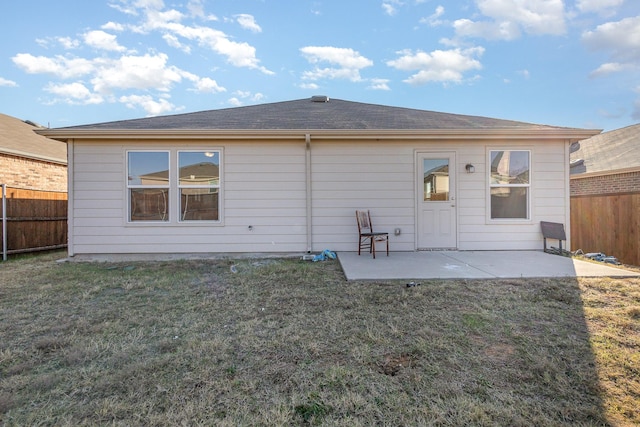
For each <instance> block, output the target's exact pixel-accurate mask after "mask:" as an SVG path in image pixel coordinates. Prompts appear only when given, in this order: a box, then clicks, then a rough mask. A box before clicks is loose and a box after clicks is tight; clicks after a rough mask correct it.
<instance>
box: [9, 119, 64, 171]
mask: <svg viewBox="0 0 640 427" xmlns="http://www.w3.org/2000/svg"><path fill="white" fill-rule="evenodd" d="M35 129H39V128H38V127H37V126H34V125H33V124H29V123H27V122H24V121H22V120H20V119H16V118H15V117H11V116H7V115H5V114H0V153H4V154H10V155H12V156H19V157H25V158H28V159H36V160H44V161H47V162H52V163H59V164H65V165H66V164H67V145H66V144H64V143H63V142H59V141H52V140H51V139H48V138H45V137H44V136H41V135H37V134H36V133H35V132H34V130H35Z"/></svg>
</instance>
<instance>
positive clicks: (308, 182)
mask: <svg viewBox="0 0 640 427" xmlns="http://www.w3.org/2000/svg"><path fill="white" fill-rule="evenodd" d="M304 142H305V144H306V153H305V172H306V178H305V179H306V189H305V190H306V196H307V202H306V207H307V253H311V251H312V250H313V242H312V239H313V234H312V227H311V226H312V224H311V220H312V215H311V200H312V197H311V134H308V133H307V134H305V135H304Z"/></svg>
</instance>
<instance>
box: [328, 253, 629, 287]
mask: <svg viewBox="0 0 640 427" xmlns="http://www.w3.org/2000/svg"><path fill="white" fill-rule="evenodd" d="M338 260H339V261H340V264H341V265H342V269H343V270H344V273H345V275H346V276H347V280H379V279H384V280H392V279H399V280H417V279H492V278H524V277H640V273H637V272H634V271H629V270H624V269H622V268H618V267H617V266H613V265H611V264H604V263H597V262H590V261H581V260H577V259H572V258H567V257H562V256H559V255H552V254H548V253H545V252H542V251H434V252H429V251H424V252H422V251H421V252H391V253H390V254H389V256H388V257H387V256H386V254H385V253H378V254H376V259H373V258H372V257H371V255H370V254H368V253H367V254H362V255H360V256H358V253H357V252H340V253H338Z"/></svg>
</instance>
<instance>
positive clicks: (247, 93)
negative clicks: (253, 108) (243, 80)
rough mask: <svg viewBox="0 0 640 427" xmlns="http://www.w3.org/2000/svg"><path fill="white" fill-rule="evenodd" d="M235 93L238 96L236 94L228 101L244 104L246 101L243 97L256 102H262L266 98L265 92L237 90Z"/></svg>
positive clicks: (237, 104)
mask: <svg viewBox="0 0 640 427" xmlns="http://www.w3.org/2000/svg"><path fill="white" fill-rule="evenodd" d="M233 94H234V95H236V96H234V97H233V98H230V99H229V100H228V102H229V103H230V104H233V105H236V106H239V105H244V102H243V101H242V100H241V99H244V100H247V101H249V102H254V103H255V102H260V101H262V100H263V99H264V98H265V96H264V94H262V93H260V92H256V93H251V92H250V91H248V90H237V91H235V92H234V93H233Z"/></svg>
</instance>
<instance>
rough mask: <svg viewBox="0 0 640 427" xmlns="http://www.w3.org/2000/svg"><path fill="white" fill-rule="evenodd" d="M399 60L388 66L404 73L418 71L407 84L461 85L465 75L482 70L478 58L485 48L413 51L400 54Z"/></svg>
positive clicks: (389, 63) (404, 51) (391, 62)
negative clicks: (438, 83) (429, 51)
mask: <svg viewBox="0 0 640 427" xmlns="http://www.w3.org/2000/svg"><path fill="white" fill-rule="evenodd" d="M398 53H399V54H400V55H401V56H400V57H399V58H398V59H395V60H392V61H388V62H387V65H388V66H390V67H393V68H396V69H398V70H403V71H417V72H416V73H415V74H413V75H411V77H409V78H408V79H406V80H404V82H405V83H409V84H412V85H421V84H426V83H430V82H442V83H449V82H452V83H461V82H462V81H463V79H464V73H465V72H468V71H471V70H479V69H481V68H482V64H481V63H480V61H478V60H477V59H476V57H480V56H482V54H483V53H484V48H482V47H473V48H469V49H451V50H435V51H433V52H431V53H427V52H422V51H417V52H415V53H414V52H413V51H411V50H403V51H401V52H398Z"/></svg>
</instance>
